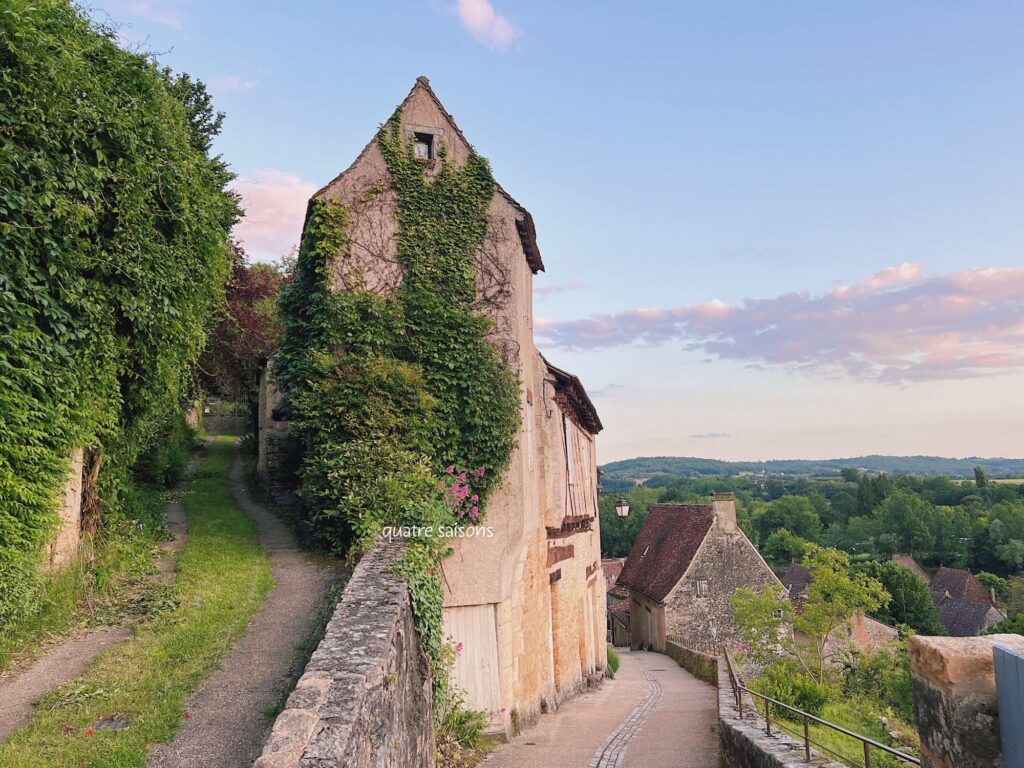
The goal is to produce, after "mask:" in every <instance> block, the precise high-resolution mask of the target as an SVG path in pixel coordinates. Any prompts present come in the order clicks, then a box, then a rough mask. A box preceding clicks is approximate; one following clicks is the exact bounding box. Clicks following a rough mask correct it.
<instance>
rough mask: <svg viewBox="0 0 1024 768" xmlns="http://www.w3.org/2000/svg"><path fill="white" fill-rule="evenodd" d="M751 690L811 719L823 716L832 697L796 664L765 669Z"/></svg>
mask: <svg viewBox="0 0 1024 768" xmlns="http://www.w3.org/2000/svg"><path fill="white" fill-rule="evenodd" d="M751 687H752V688H753V689H754V690H756V691H758V692H759V693H763V694H764V695H765V696H770V697H771V698H773V699H775V700H777V701H781V702H782V703H783V704H788V705H789V706H791V707H795V708H796V709H802V710H803V711H804V712H808V713H810V714H812V715H817V714H818V713H820V712H821V710H822V707H824V706H825V705H826V704H827V703H828V702H829V699H831V698H832V695H833V691H832V690H831V689H830V688H829V687H828V686H825V685H819V684H818V683H816V682H814V680H812V679H811V677H810V676H808V675H807V673H806V672H804V671H803V670H802V669H800V667H799V666H798V665H797V664H795V663H790V662H789V661H777V662H775V663H774V664H769V665H768V666H766V667H765V668H764V671H763V672H762V673H761V677H759V678H758V679H757V681H756V682H755V683H754V685H752V686H751Z"/></svg>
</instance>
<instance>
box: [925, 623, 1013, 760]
mask: <svg viewBox="0 0 1024 768" xmlns="http://www.w3.org/2000/svg"><path fill="white" fill-rule="evenodd" d="M996 645H1001V646H1005V647H1008V648H1010V649H1011V650H1015V651H1017V652H1024V637H1021V636H1020V635H988V636H985V637H970V638H966V637H964V638H958V637H922V636H920V635H915V636H914V637H911V638H910V641H909V643H908V652H909V654H910V668H911V671H912V672H913V676H914V677H913V686H914V716H915V720H916V722H917V732H918V735H919V736H920V737H921V765H922V768H993V767H994V766H999V765H1001V764H1002V758H1001V755H1002V749H1001V745H1000V734H999V704H998V700H997V697H996V683H995V671H994V665H993V659H992V648H993V647H994V646H996Z"/></svg>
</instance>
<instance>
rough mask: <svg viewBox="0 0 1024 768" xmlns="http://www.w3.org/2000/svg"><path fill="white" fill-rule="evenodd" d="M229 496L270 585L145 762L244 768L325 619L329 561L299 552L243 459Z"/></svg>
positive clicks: (158, 766) (165, 766) (163, 767)
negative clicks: (252, 532)
mask: <svg viewBox="0 0 1024 768" xmlns="http://www.w3.org/2000/svg"><path fill="white" fill-rule="evenodd" d="M229 485H230V488H231V492H232V494H233V495H234V497H235V501H237V502H238V504H239V506H240V507H242V509H244V510H245V512H246V514H248V515H249V516H250V517H251V518H253V520H255V521H256V523H257V525H258V526H259V542H260V544H261V545H262V546H263V548H264V549H266V551H267V554H268V555H269V556H270V560H271V563H272V564H273V576H274V587H273V589H271V591H270V594H269V596H268V597H267V600H266V602H265V603H264V604H263V607H262V608H261V609H260V611H259V613H257V614H256V617H255V618H254V619H253V621H252V624H250V625H249V629H248V630H247V631H246V634H245V636H244V637H242V639H241V640H239V641H238V643H237V644H236V645H235V647H234V649H232V651H231V654H230V655H229V656H228V658H227V660H226V661H225V662H224V664H223V665H222V667H221V668H220V669H219V670H217V671H216V672H215V673H214V674H213V675H212V676H211V677H210V679H209V680H207V681H206V683H205V684H204V685H203V687H202V688H200V689H199V690H198V691H197V692H196V693H195V694H194V695H193V696H192V698H191V699H190V701H189V702H188V707H187V708H188V713H189V719H188V721H186V724H185V726H184V727H183V728H182V729H181V730H180V731H179V732H178V734H177V736H176V737H175V738H174V740H173V741H172V742H171V743H169V744H163V745H160V746H157V747H155V748H154V749H153V752H152V754H151V757H150V762H149V765H150V768H207V767H209V768H248V767H249V766H251V765H252V764H253V762H254V761H255V760H256V758H257V757H259V755H260V751H261V750H262V749H263V741H264V740H265V739H266V736H267V734H268V733H269V732H270V727H271V726H272V725H273V716H274V715H275V714H276V710H277V709H278V708H279V707H280V706H281V705H282V704H283V703H284V697H285V696H286V695H287V694H288V692H289V691H290V690H291V688H292V686H293V684H294V682H295V679H296V678H297V677H298V676H299V674H300V673H301V671H302V666H303V665H304V664H305V661H306V658H305V657H306V654H307V651H308V646H309V644H310V642H311V641H312V640H313V639H314V635H315V634H316V632H317V631H318V630H319V629H320V628H321V627H322V626H323V624H324V623H326V619H327V613H326V611H327V610H328V609H329V607H330V606H329V605H328V600H327V598H328V596H329V595H328V592H329V589H330V586H331V584H332V582H333V581H334V578H335V576H336V574H337V570H336V566H335V564H334V561H330V560H327V559H326V558H317V557H315V556H312V555H309V554H307V553H305V552H303V551H302V550H301V549H300V547H299V545H298V543H297V542H296V540H295V536H294V535H293V534H292V532H291V530H290V529H289V528H288V526H286V525H285V524H284V523H282V522H281V521H280V520H278V519H277V518H276V517H275V516H274V515H272V514H271V513H270V512H268V511H267V510H266V509H264V508H263V507H262V506H260V505H259V504H256V503H255V502H254V501H253V500H252V499H251V498H250V496H249V493H248V491H247V490H246V487H245V481H244V471H243V467H242V463H241V462H240V461H239V460H238V459H237V457H236V459H235V463H234V465H233V466H232V468H231V475H230V479H229Z"/></svg>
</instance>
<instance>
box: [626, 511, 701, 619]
mask: <svg viewBox="0 0 1024 768" xmlns="http://www.w3.org/2000/svg"><path fill="white" fill-rule="evenodd" d="M714 519H715V516H714V513H713V512H712V510H711V505H710V504H655V505H653V506H652V507H651V509H650V511H649V512H648V514H647V520H646V521H645V522H644V525H643V528H641V529H640V533H639V534H638V535H637V537H636V543H634V544H633V551H632V552H630V553H629V557H628V558H626V564H625V565H624V566H623V568H622V574H621V575H620V576H619V579H618V583H619V584H620V585H621V586H624V587H629V588H630V589H631V590H635V591H636V592H639V593H640V594H642V595H644V596H645V597H647V598H649V599H651V600H654V601H657V602H661V601H662V600H664V599H665V597H666V596H667V595H668V593H669V592H671V591H672V588H673V587H674V586H675V585H676V584H678V583H679V580H680V579H681V578H683V575H684V574H685V573H686V571H687V569H689V567H690V563H691V562H693V557H694V555H696V554H697V550H698V549H699V548H700V545H701V543H702V542H703V541H704V538H705V537H706V536H707V534H708V531H709V530H711V525H712V523H713V522H714Z"/></svg>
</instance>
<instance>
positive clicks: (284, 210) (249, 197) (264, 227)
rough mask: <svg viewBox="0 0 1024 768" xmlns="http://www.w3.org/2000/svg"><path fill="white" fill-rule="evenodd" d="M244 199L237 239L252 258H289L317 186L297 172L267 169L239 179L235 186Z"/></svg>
mask: <svg viewBox="0 0 1024 768" xmlns="http://www.w3.org/2000/svg"><path fill="white" fill-rule="evenodd" d="M232 187H233V189H234V190H235V191H236V192H238V194H239V195H240V196H241V198H242V207H243V208H244V209H245V217H244V218H243V219H242V220H241V221H240V222H238V224H236V225H235V230H234V236H235V237H236V238H238V239H239V240H240V241H241V243H242V245H243V246H244V247H245V250H246V252H247V253H248V254H249V256H250V258H253V259H255V260H257V261H272V260H274V259H279V258H280V257H282V256H285V255H287V254H288V253H289V252H290V251H291V250H292V247H293V246H295V245H296V244H297V243H298V242H299V237H300V236H301V235H302V222H303V219H304V218H305V216H306V203H307V202H308V201H309V198H310V197H311V196H312V194H313V193H314V192H315V191H316V185H314V184H312V183H311V182H308V181H304V180H303V179H301V178H299V177H298V176H296V175H295V174H294V173H287V172H285V171H275V170H265V171H260V172H258V173H256V174H255V175H254V176H252V177H248V178H246V177H240V178H238V179H236V180H235V181H234V182H233V184H232Z"/></svg>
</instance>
